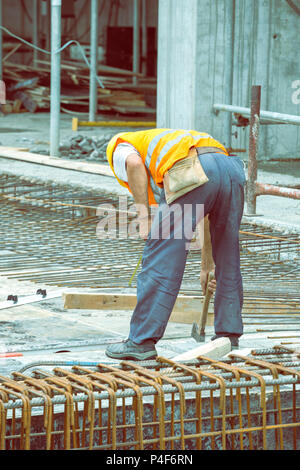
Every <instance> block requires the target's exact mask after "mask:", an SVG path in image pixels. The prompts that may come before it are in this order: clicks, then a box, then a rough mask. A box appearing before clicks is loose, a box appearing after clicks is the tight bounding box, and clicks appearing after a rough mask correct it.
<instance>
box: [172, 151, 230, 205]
mask: <svg viewBox="0 0 300 470" xmlns="http://www.w3.org/2000/svg"><path fill="white" fill-rule="evenodd" d="M216 151H218V153H223V154H224V152H223V151H222V149H219V148H216V147H198V148H197V149H196V148H195V147H192V148H191V149H190V150H189V153H188V155H187V156H186V157H185V158H183V159H182V160H179V161H178V162H176V163H175V164H174V165H173V166H172V168H170V170H168V171H167V172H166V173H165V175H164V191H165V197H166V201H167V204H171V203H172V202H173V201H175V200H176V199H178V198H179V197H181V196H183V195H184V194H186V193H188V192H190V191H192V190H193V189H195V188H198V187H199V186H202V185H203V184H205V183H206V182H207V181H208V177H207V175H206V174H205V171H204V170H203V167H202V165H201V163H200V160H199V158H198V155H204V154H205V153H216Z"/></svg>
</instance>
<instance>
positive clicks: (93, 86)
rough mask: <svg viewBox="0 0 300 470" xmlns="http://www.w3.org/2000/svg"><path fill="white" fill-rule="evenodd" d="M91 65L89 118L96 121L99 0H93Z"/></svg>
mask: <svg viewBox="0 0 300 470" xmlns="http://www.w3.org/2000/svg"><path fill="white" fill-rule="evenodd" d="M90 65H91V68H90V103H89V120H90V121H95V120H96V114H97V108H98V97H97V79H96V77H97V71H98V0H91V36H90Z"/></svg>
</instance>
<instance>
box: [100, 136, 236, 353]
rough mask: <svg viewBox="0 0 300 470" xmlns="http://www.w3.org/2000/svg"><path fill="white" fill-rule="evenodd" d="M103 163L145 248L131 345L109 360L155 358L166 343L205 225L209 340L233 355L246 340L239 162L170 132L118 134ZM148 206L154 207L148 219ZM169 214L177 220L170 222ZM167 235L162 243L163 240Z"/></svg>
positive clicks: (206, 142) (215, 145)
mask: <svg viewBox="0 0 300 470" xmlns="http://www.w3.org/2000/svg"><path fill="white" fill-rule="evenodd" d="M107 158H108V162H109V164H110V166H111V168H112V171H113V173H114V175H115V176H116V178H117V180H118V181H119V183H120V184H121V185H122V186H125V187H127V188H128V189H129V191H130V192H131V193H132V195H133V198H134V200H135V203H136V207H137V211H138V218H139V223H140V234H141V237H142V238H144V239H146V243H145V248H144V252H143V259H142V268H141V271H140V274H139V275H138V279H137V305H136V307H135V309H134V312H133V314H132V317H131V321H130V332H129V336H128V339H127V340H126V341H123V342H121V343H117V344H112V345H110V346H109V347H108V348H107V349H106V355H107V356H109V357H111V358H114V359H120V360H123V359H130V360H147V359H153V358H155V357H156V355H157V351H156V348H155V344H156V343H157V341H158V340H160V339H161V338H162V336H163V335H164V331H165V329H166V326H167V323H168V320H169V317H170V315H171V312H172V310H173V306H174V304H175V301H176V298H177V295H178V292H179V289H180V285H181V281H182V277H183V274H184V269H185V264H186V258H187V254H188V250H189V246H190V245H189V244H190V242H191V240H192V238H193V232H194V231H195V229H196V226H197V224H198V223H199V221H200V220H201V218H202V217H205V219H204V220H205V223H204V243H203V247H202V258H201V274H200V281H201V285H202V289H203V291H204V292H205V289H206V286H207V282H208V276H209V273H210V272H211V271H213V270H215V279H216V284H215V285H211V286H210V288H211V289H214V287H215V301H214V326H215V336H214V337H213V338H212V339H216V338H219V337H224V336H226V337H229V339H230V341H231V345H232V349H233V348H237V347H238V339H239V337H240V336H241V335H242V333H243V324H242V319H241V309H242V304H243V288H242V277H241V272H240V252H239V228H240V223H241V218H242V213H243V206H244V184H245V174H244V165H243V162H242V161H241V160H240V159H239V158H238V157H235V156H229V155H228V153H227V151H226V149H225V148H224V146H223V145H222V144H221V143H219V142H218V141H217V140H215V139H214V138H212V137H211V136H209V135H208V134H206V133H203V132H197V131H193V130H189V131H187V130H175V129H151V130H145V131H137V132H124V133H120V134H117V135H116V136H114V137H113V138H112V139H111V140H110V142H109V144H108V146H107ZM153 205H157V206H158V207H157V210H156V212H155V215H154V217H153V218H151V206H153ZM174 208H176V211H173V209H174ZM199 208H203V211H202V212H201V210H200V209H199ZM171 211H172V212H174V213H175V215H174V214H173V215H174V217H170V212H171ZM166 226H167V227H166ZM186 227H188V229H187V230H186ZM166 228H167V230H166ZM164 230H165V233H167V236H164V235H163V234H162V232H163V231H164Z"/></svg>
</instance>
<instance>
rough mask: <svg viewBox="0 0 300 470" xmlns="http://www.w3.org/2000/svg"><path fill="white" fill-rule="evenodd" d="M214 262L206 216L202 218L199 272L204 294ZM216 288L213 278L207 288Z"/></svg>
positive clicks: (212, 289)
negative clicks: (202, 235)
mask: <svg viewBox="0 0 300 470" xmlns="http://www.w3.org/2000/svg"><path fill="white" fill-rule="evenodd" d="M214 269H215V263H214V259H213V255H212V246H211V238H210V230H209V220H208V216H206V217H205V219H204V237H203V247H202V255H201V273H200V283H201V287H202V291H203V293H204V294H205V292H206V288H207V281H208V276H209V273H210V272H214ZM215 288H216V282H215V281H214V280H213V281H211V282H210V283H209V289H210V290H211V291H212V292H213V291H214V290H215Z"/></svg>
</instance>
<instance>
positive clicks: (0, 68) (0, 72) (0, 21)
mask: <svg viewBox="0 0 300 470" xmlns="http://www.w3.org/2000/svg"><path fill="white" fill-rule="evenodd" d="M0 26H3V25H2V0H0ZM2 52H3V51H2V29H1V28H0V80H2V74H3V70H2V58H3V57H2Z"/></svg>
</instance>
